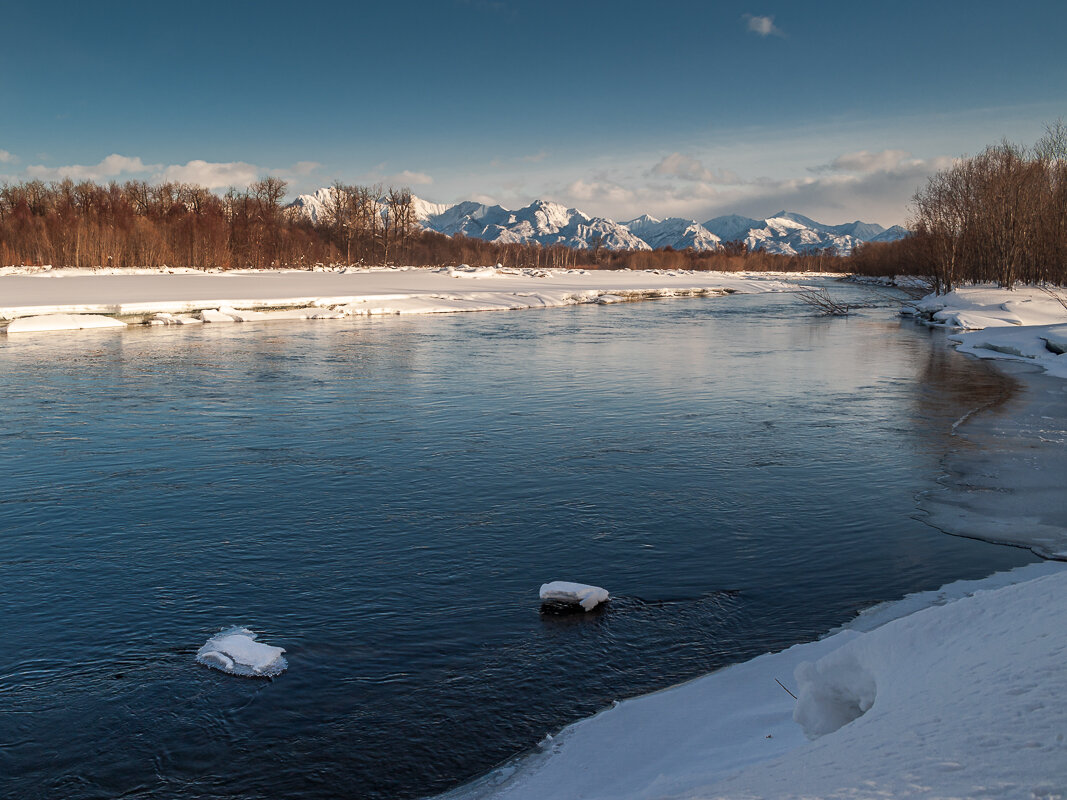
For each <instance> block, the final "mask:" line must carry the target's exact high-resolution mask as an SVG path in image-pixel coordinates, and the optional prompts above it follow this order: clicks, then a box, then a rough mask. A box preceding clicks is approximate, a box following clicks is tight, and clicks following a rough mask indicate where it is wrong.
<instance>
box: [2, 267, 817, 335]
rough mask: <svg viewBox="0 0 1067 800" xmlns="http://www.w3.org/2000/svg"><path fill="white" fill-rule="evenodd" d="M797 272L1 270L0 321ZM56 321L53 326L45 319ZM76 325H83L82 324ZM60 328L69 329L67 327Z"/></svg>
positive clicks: (508, 304)
mask: <svg viewBox="0 0 1067 800" xmlns="http://www.w3.org/2000/svg"><path fill="white" fill-rule="evenodd" d="M796 283H797V276H789V277H787V276H784V275H780V274H764V273H710V272H687V271H674V270H651V271H646V272H637V271H626V270H596V271H592V270H533V269H521V270H520V269H498V268H495V267H466V266H464V267H446V268H440V269H422V268H414V267H408V268H403V267H401V268H371V269H350V270H338V271H297V270H278V271H241V270H233V271H229V272H198V271H194V270H168V271H160V270H155V271H152V270H126V271H118V270H98V271H93V270H71V269H56V270H36V271H26V269H25V268H24V269H22V270H9V271H8V274H4V275H0V320H20V319H21V320H26V321H24V322H20V323H18V324H17V325H15V326H14V327H12V328H11V330H10V332H11V333H15V332H17V330H18V329H20V328H22V329H25V330H45V329H47V328H48V324H49V321H48V320H43V321H37V320H34V321H32V322H30V321H28V320H27V318H29V317H41V316H51V315H58V314H68V315H75V314H76V315H88V314H94V315H106V316H108V317H110V318H116V317H117V318H121V321H123V322H127V323H132V324H142V323H151V324H188V323H193V322H201V321H205V322H213V323H219V322H239V321H250V320H269V319H322V318H336V317H348V316H366V315H379V314H433V313H448V312H460V311H505V310H515V309H523V308H543V307H552V306H566V305H575V304H580V303H612V302H620V301H624V300H637V299H645V298H656V297H672V296H693V295H721V294H729V293H733V292H766V291H783V290H788V289H792V288H795V287H796ZM53 321H54V320H53ZM82 322H84V320H82ZM62 327H64V328H65V327H69V321H68V322H67V323H64V325H63V326H62Z"/></svg>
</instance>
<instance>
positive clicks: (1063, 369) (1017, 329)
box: [915, 287, 1067, 378]
mask: <svg viewBox="0 0 1067 800" xmlns="http://www.w3.org/2000/svg"><path fill="white" fill-rule="evenodd" d="M1064 303H1067V290H1063V289H1058V290H1056V289H1054V290H1051V293H1050V292H1046V291H1042V290H1041V289H1039V288H1036V287H1019V288H1017V289H1014V290H1008V289H993V288H966V289H957V290H956V291H954V292H949V293H948V294H945V295H940V296H939V295H927V296H926V297H924V298H923V299H922V300H920V301H919V302H918V303H916V305H915V309H916V312H917V313H918V314H919V315H921V316H922V317H924V318H926V319H928V320H929V321H930V323H931V324H934V325H938V326H943V327H947V328H957V329H960V331H961V332H960V333H957V334H955V335H953V336H952V337H951V338H952V339H953V340H954V341H957V342H959V343H960V347H959V349H960V350H961V351H962V352H965V353H970V354H971V355H974V356H977V357H979V358H1000V359H1005V358H1006V359H1015V360H1021V361H1028V362H1030V363H1033V364H1037V365H1038V366H1041V367H1043V368H1044V369H1045V370H1046V371H1048V372H1049V373H1050V374H1052V375H1056V376H1058V377H1060V378H1067V355H1064V354H1065V353H1067V305H1064Z"/></svg>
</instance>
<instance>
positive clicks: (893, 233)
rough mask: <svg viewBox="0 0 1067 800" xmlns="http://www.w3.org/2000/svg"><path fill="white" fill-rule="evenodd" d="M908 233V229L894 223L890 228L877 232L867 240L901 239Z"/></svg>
mask: <svg viewBox="0 0 1067 800" xmlns="http://www.w3.org/2000/svg"><path fill="white" fill-rule="evenodd" d="M907 235H908V229H907V228H902V227H901V226H900V225H894V226H893V227H892V228H887V229H886V230H884V231H882V232H881V233H879V234H878V235H877V236H872V237H871V238H870V239H868V240H867V241H869V242H895V241H896V240H897V239H903V238H904V237H905V236H907Z"/></svg>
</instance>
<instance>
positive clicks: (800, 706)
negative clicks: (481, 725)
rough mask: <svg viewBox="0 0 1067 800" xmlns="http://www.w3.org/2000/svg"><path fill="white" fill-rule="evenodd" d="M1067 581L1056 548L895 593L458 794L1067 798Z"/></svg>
mask: <svg viewBox="0 0 1067 800" xmlns="http://www.w3.org/2000/svg"><path fill="white" fill-rule="evenodd" d="M1065 592H1067V565H1065V564H1062V563H1057V562H1044V563H1039V564H1034V565H1032V566H1029V567H1023V568H1020V569H1018V570H1014V571H1012V572H1008V573H1001V574H998V575H994V576H992V577H990V578H987V579H985V580H982V581H960V582H957V583H953V584H950V585H948V586H946V587H943V588H942V589H939V590H937V591H934V592H924V593H920V594H916V595H911V596H908V597H906V598H904V599H903V600H901V601H899V602H895V603H886V604H883V605H880V606H877V607H875V608H873V609H870V610H868V611H866V612H864V613H863V614H861V615H860V616H859V617H858V618H857V619H856V620H855V621H854V622H853V623H852V624H851V625H849V626H847V627H846V628H844V629H842V630H840V631H838V632H836V633H833V634H832V635H830V636H828V637H826V638H824V639H822V640H819V641H816V642H809V643H807V644H800V645H797V646H795V647H792V648H790V649H788V650H785V651H783V652H780V653H771V654H767V655H763V656H760V657H758V658H755V659H753V660H751V661H748V662H745V663H743V664H737V665H734V666H732V667H728V668H726V669H723V670H720V671H719V672H715V673H712V674H711V675H707V676H704V677H702V678H698V679H697V680H694V681H691V682H689V683H686V684H682V685H681V686H676V687H674V688H671V689H667V690H665V691H662V692H658V693H656V694H651V695H645V696H643V697H638V698H634V699H632V700H627V701H624V702H622V703H619V704H617V705H616V706H614V707H612V708H610V709H608V710H606V711H604V712H602V713H600V714H598V715H597V716H595V717H592V718H589V719H585V720H582V721H581V722H578V723H575V724H574V725H571V726H569V727H568V728H566V729H564V730H563V731H562V732H561V733H560V734H559V735H557V736H556V737H555V738H549V739H546V740H545V741H544V742H543V743H542V745H541V752H540V753H538V754H536V755H533V756H530V757H527V758H525V759H522V760H519V761H516V762H513V763H512V764H509V765H507V766H505V767H502V768H501V769H498V770H496V771H494V772H493V773H491V774H490V775H488V776H486V777H484V778H482V779H481V780H479V781H476V782H474V783H472V784H468V785H467V786H464V787H461V788H460V789H457V790H456V791H454V792H452V793H450V794H448V795H446V797H447V798H449V800H475V799H476V798H500V799H501V800H503V799H504V798H507V800H527V799H529V800H541V798H545V797H567V798H583V799H584V800H593V799H594V798H596V799H598V800H599V799H601V798H602V799H603V800H608V798H635V799H636V798H640V799H641V800H651V798H680V797H694V798H696V797H701V798H714V797H732V798H792V797H796V798H801V797H804V798H834V797H842V798H844V797H849V798H855V797H893V798H904V797H928V798H933V797H939V798H943V797H977V796H982V797H1046V798H1052V797H1062V796H1063V792H1064V791H1065V790H1067V738H1065V737H1067V730H1065V729H1064V720H1065V719H1067V671H1065V670H1064V669H1063V667H1062V664H1063V657H1064V654H1065V652H1067V645H1065V642H1067V634H1065V631H1067V604H1065V603H1063V597H1064V593H1065ZM776 680H780V681H782V682H783V683H784V684H785V685H786V686H788V687H790V688H791V689H792V690H793V691H794V692H795V693H796V694H797V695H798V698H799V700H798V701H796V702H795V701H794V700H793V698H791V697H790V696H789V695H788V694H787V693H786V692H785V691H784V690H783V688H782V687H780V686H779V685H778V683H777V682H776ZM809 737H813V738H810V739H809Z"/></svg>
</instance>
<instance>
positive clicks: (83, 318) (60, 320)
mask: <svg viewBox="0 0 1067 800" xmlns="http://www.w3.org/2000/svg"><path fill="white" fill-rule="evenodd" d="M125 327H126V323H125V322H120V321H119V320H117V319H111V317H102V316H100V315H98V314H43V315H39V316H32V317H19V318H18V319H16V320H14V321H13V322H12V323H10V324H9V325H8V326H7V332H8V333H39V332H41V331H79V330H83V329H85V328H125Z"/></svg>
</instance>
